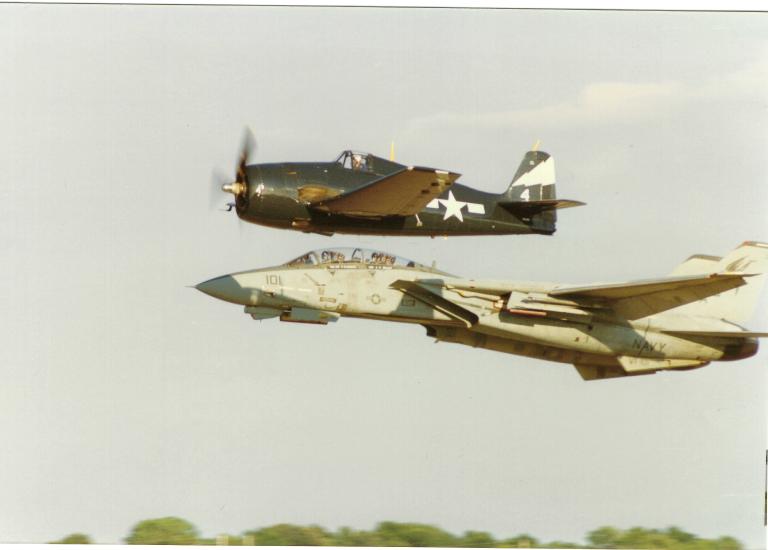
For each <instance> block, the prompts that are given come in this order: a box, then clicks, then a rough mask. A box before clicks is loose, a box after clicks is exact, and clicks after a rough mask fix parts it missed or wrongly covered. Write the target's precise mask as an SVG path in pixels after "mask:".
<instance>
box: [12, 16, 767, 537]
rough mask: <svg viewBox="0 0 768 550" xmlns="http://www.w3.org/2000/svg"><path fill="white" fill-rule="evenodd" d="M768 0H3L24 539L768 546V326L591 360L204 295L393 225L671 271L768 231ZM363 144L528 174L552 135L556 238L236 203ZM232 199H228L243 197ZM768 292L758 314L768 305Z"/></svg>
mask: <svg viewBox="0 0 768 550" xmlns="http://www.w3.org/2000/svg"><path fill="white" fill-rule="evenodd" d="M766 31H768V19H766V16H765V15H762V14H724V13H710V14H703V13H702V14H696V13H631V12H624V13H617V12H575V11H498V10H489V11H469V10H429V9H410V10H398V9H362V8H358V9H354V8H346V9H321V8H314V9H312V8H255V7H252V8H224V7H162V6H154V7H147V6H130V7H126V6H49V5H0V51H2V52H4V55H2V56H0V128H1V129H0V193H1V195H0V199H1V200H0V234H2V235H3V238H2V240H0V265H2V266H3V269H2V270H1V271H0V311H2V314H0V334H3V335H4V336H3V338H2V345H1V346H0V374H1V375H2V380H3V382H2V384H0V437H2V441H3V450H2V452H0V487H1V488H2V491H1V492H0V518H2V519H1V520H0V541H4V542H15V541H37V542H41V541H46V540H53V539H55V538H59V537H61V536H63V535H65V534H68V533H71V532H75V531H80V532H85V533H88V534H90V535H91V536H92V537H93V538H94V539H95V540H97V541H99V542H118V541H120V540H121V539H122V538H123V537H125V536H126V535H127V534H128V532H129V531H130V528H131V527H132V525H134V524H135V523H136V522H137V521H139V520H141V519H146V518H151V517H158V516H165V515H178V516H180V517H184V518H186V519H188V520H190V521H192V522H193V523H194V524H195V525H196V526H197V527H198V528H200V530H201V531H202V532H203V533H204V534H205V535H209V536H211V535H214V534H216V533H218V532H230V533H240V532H242V531H244V530H246V529H251V528H258V527H261V526H265V525H270V524H273V523H278V522H290V523H297V524H309V523H316V524H320V525H322V526H324V527H327V528H336V527H338V526H341V525H349V526H352V527H355V528H365V529H369V528H372V527H373V526H374V525H375V523H376V522H378V521H381V520H397V521H419V522H427V523H433V524H436V525H438V526H440V527H442V528H445V529H447V530H449V531H452V532H454V533H460V532H462V531H464V530H466V529H478V530H488V531H490V532H492V533H493V534H494V535H495V536H497V537H504V536H512V535H515V534H519V533H522V532H527V533H530V534H533V535H534V536H536V537H538V538H539V539H540V540H543V541H550V540H554V539H560V540H570V541H580V540H582V538H583V536H584V535H585V533H586V532H588V531H589V530H591V529H594V528H597V527H599V526H601V525H614V526H618V527H622V528H628V527H631V526H635V525H640V526H645V527H659V528H663V527H666V526H669V525H678V526H680V527H682V528H684V529H687V530H690V531H692V532H694V533H696V534H698V535H700V536H705V537H715V536H720V535H726V534H727V535H732V536H736V537H737V538H739V539H740V540H742V541H743V542H745V543H746V544H747V546H748V547H753V548H757V547H764V540H763V527H762V512H763V479H764V477H763V476H764V453H765V439H766V438H765V435H766V423H765V405H764V403H765V399H766V391H765V380H766V377H765V367H766V365H765V363H766V357H768V356H767V355H766V353H768V352H766V351H765V349H764V350H763V351H761V352H760V353H759V354H758V355H757V356H755V357H753V358H751V359H749V360H745V361H741V362H737V363H716V364H713V365H711V366H708V367H706V368H703V369H700V370H696V371H689V372H682V373H668V374H658V375H656V376H649V377H640V378H630V379H623V380H609V381H604V382H595V383H584V382H583V381H582V380H581V379H580V378H579V376H578V374H577V373H576V371H575V369H573V368H572V367H569V366H567V365H559V364H555V363H547V362H542V361H536V360H530V359H525V358H519V357H515V356H511V355H504V354H501V353H495V352H491V351H485V350H478V349H472V348H469V347H461V346H456V345H451V344H440V345H435V344H433V343H432V341H431V340H430V339H428V338H425V337H424V332H423V329H422V328H420V327H414V326H400V325H395V324H384V323H375V322H368V321H355V320H350V319H342V320H341V321H340V322H339V323H337V324H336V325H335V326H328V327H314V326H302V325H294V324H284V323H279V322H274V321H272V322H270V321H265V322H262V323H257V322H254V321H252V320H250V318H249V317H247V316H245V315H244V314H243V313H242V311H241V309H240V308H238V307H235V306H232V305H229V304H225V303H223V302H218V301H216V300H213V299H211V298H209V297H207V296H204V295H203V294H201V293H199V292H197V291H195V290H192V289H189V288H186V287H185V285H194V284H196V283H198V282H200V281H202V280H205V279H208V278H210V277H213V276H216V275H221V274H224V273H228V272H231V271H235V270H241V269H248V268H254V267H262V266H266V265H274V264H277V263H281V262H283V261H285V260H287V259H289V258H291V257H294V256H297V255H299V254H300V253H302V252H304V251H305V250H308V249H312V248H318V247H325V246H337V245H338V246H341V245H348V244H349V245H361V244H362V245H365V246H371V247H376V248H382V249H385V250H390V251H392V252H395V253H397V254H400V255H403V256H406V257H411V258H413V259H416V260H418V261H422V262H425V263H427V262H431V261H432V260H433V259H434V260H436V261H437V264H438V267H440V268H442V269H444V270H446V271H449V272H452V273H455V274H459V275H466V276H472V277H478V278H479V277H486V278H509V279H518V280H551V281H562V282H572V283H586V282H594V281H621V280H625V279H633V278H644V277H649V276H661V275H664V274H666V273H668V272H669V271H671V270H672V268H673V267H674V266H675V265H676V264H677V263H679V262H680V261H682V260H683V259H685V258H686V257H687V256H689V255H690V254H692V253H697V252H698V253H709V254H716V255H722V254H724V253H726V252H727V251H728V250H730V249H731V248H733V247H735V246H736V245H738V244H739V243H740V242H742V241H743V240H747V239H756V240H768V222H766V216H765V210H766V205H768V191H766V175H767V174H766V152H767V149H768V147H767V145H768V140H767V135H766V130H765V128H766V127H767V126H766V125H767V123H768V116H767V115H766V99H767V98H768V33H767V32H766ZM246 124H247V125H250V126H251V127H252V128H253V130H254V132H255V134H256V137H257V140H258V145H259V147H258V153H257V157H256V159H257V160H258V161H262V162H270V161H283V160H330V159H332V158H333V157H334V156H335V155H336V154H337V153H338V152H339V151H341V150H342V149H345V148H355V149H362V150H370V151H372V152H374V153H378V154H380V155H386V153H387V152H388V148H389V142H390V140H395V142H396V148H397V158H398V160H399V161H401V162H404V163H413V164H420V165H427V166H435V167H439V168H444V169H450V170H455V171H458V172H461V173H463V174H464V175H463V176H462V179H461V181H462V182H463V183H467V184H470V185H475V186H477V187H479V188H481V189H484V190H488V191H501V190H503V189H505V188H506V186H507V184H508V183H509V180H510V178H511V176H512V174H513V173H514V171H515V169H516V168H517V165H518V163H519V159H520V157H521V155H522V154H523V153H524V152H525V151H526V150H527V149H528V148H529V147H530V145H531V144H532V143H533V142H535V141H536V140H537V139H541V140H542V149H544V150H546V151H548V152H550V153H552V154H553V155H554V156H555V157H556V160H557V163H558V192H559V195H561V196H562V197H564V198H572V199H578V200H583V201H585V202H587V203H588V206H586V207H583V208H578V209H573V210H568V211H565V212H563V213H562V214H561V216H560V221H559V230H558V232H557V234H556V235H555V236H553V237H542V236H517V237H515V236H511V237H480V238H453V239H449V240H444V239H434V240H433V239H418V238H374V237H354V236H335V237H333V238H327V237H322V236H310V235H304V234H301V233H296V232H286V231H278V230H273V229H268V228H262V227H258V226H251V225H247V224H243V225H241V226H240V227H238V222H237V219H236V216H235V215H234V214H233V213H231V214H228V213H225V212H219V211H210V210H209V207H208V200H209V187H210V176H211V171H212V169H214V168H215V167H218V168H219V169H221V170H224V171H226V172H228V173H231V172H232V171H233V167H234V164H235V159H236V156H237V148H238V145H239V140H240V136H241V133H242V128H243V127H244V126H245V125H246ZM226 201H227V196H226V195H224V194H222V196H221V203H222V204H224V203H225V202H226ZM764 306H765V300H763V303H762V308H761V310H762V314H761V315H757V316H756V317H755V319H753V321H752V322H751V324H750V325H749V326H750V328H752V329H758V330H759V329H762V330H766V329H768V318H766V315H765V313H764V312H765V307H764Z"/></svg>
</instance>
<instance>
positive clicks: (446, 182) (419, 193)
mask: <svg viewBox="0 0 768 550" xmlns="http://www.w3.org/2000/svg"><path fill="white" fill-rule="evenodd" d="M460 176H461V174H456V173H454V172H446V171H444V170H435V169H434V168H423V167H420V166H409V167H407V168H404V169H403V170H400V171H399V172H395V173H394V174H389V175H387V176H384V177H382V178H379V179H377V180H375V181H373V182H371V183H368V184H366V185H364V186H363V187H360V188H358V189H355V190H353V191H350V192H349V193H345V194H343V195H339V196H336V197H333V198H329V199H325V200H319V201H316V202H313V203H310V204H309V206H310V207H312V208H314V209H316V210H319V211H321V212H329V213H333V214H344V215H348V216H360V217H383V216H412V215H414V214H418V213H419V212H421V210H422V209H423V208H424V207H425V206H426V205H427V203H429V202H430V201H431V200H432V199H434V198H436V197H439V196H440V195H441V194H442V193H443V191H445V190H446V189H448V188H449V187H450V186H451V185H453V183H454V182H455V181H456V180H457V179H459V177H460Z"/></svg>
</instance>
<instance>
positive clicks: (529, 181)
mask: <svg viewBox="0 0 768 550" xmlns="http://www.w3.org/2000/svg"><path fill="white" fill-rule="evenodd" d="M506 196H507V198H508V200H511V201H540V200H545V199H555V198H557V197H556V194H555V159H554V158H552V157H551V156H550V155H549V154H548V153H545V152H544V151H539V150H537V149H532V150H530V151H528V152H527V153H526V154H525V156H524V157H523V160H522V161H521V162H520V166H519V167H518V168H517V172H515V175H514V177H513V178H512V182H511V183H510V184H509V188H508V189H507V192H506Z"/></svg>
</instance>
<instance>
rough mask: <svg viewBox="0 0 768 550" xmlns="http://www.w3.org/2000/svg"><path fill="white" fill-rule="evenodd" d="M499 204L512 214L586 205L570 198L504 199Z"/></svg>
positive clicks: (535, 212) (533, 213) (537, 212)
mask: <svg viewBox="0 0 768 550" xmlns="http://www.w3.org/2000/svg"><path fill="white" fill-rule="evenodd" d="M498 204H499V206H501V207H502V208H504V209H505V210H507V211H509V212H511V213H512V214H515V215H519V216H533V215H535V214H539V213H541V212H545V211H547V210H562V209H563V208H573V207H574V206H584V204H585V203H583V202H580V201H572V200H569V199H544V200H539V201H502V202H499V203H498Z"/></svg>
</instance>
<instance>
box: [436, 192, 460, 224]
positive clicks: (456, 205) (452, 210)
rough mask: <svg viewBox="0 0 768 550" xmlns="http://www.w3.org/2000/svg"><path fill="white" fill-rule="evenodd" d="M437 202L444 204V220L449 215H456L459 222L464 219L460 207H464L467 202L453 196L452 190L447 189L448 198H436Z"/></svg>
mask: <svg viewBox="0 0 768 550" xmlns="http://www.w3.org/2000/svg"><path fill="white" fill-rule="evenodd" d="M438 202H439V203H440V204H442V205H443V206H445V215H444V216H443V219H444V220H447V219H448V218H450V217H451V216H456V217H457V218H459V221H460V222H463V221H464V216H463V215H462V214H461V209H462V208H464V207H465V206H466V205H467V203H466V202H461V201H457V200H456V198H455V197H454V196H453V191H448V198H447V199H438Z"/></svg>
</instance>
